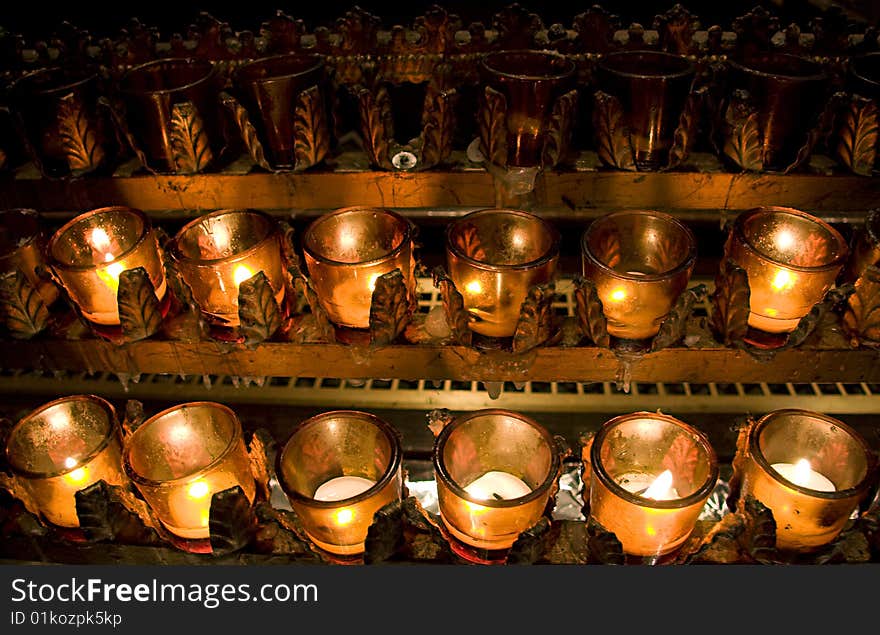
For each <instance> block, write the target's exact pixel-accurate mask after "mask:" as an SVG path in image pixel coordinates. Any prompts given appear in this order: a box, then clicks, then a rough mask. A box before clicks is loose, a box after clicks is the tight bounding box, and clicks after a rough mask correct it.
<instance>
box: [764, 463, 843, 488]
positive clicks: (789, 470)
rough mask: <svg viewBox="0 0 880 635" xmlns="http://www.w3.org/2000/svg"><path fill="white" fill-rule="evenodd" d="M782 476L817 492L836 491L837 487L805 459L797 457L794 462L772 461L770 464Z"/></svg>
mask: <svg viewBox="0 0 880 635" xmlns="http://www.w3.org/2000/svg"><path fill="white" fill-rule="evenodd" d="M770 467H772V468H773V469H774V470H776V471H777V472H778V473H779V474H780V476H782V478H784V479H785V480H787V481H790V482H791V483H794V484H795V485H799V486H800V487H806V488H807V489H812V490H816V491H817V492H836V491H837V488H836V487H834V483H832V482H831V481H830V480H829V479H828V478H827V477H826V476H825V475H824V474H822V473H821V472H817V471H815V470H814V469H812V467H810V462H809V461H808V460H807V459H799V460H798V461H797V462H796V463H774V464H773V465H771V466H770Z"/></svg>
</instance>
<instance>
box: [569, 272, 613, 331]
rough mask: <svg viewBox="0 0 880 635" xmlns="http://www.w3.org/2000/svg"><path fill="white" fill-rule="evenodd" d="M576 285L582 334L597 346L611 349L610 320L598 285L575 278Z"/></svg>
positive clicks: (578, 317)
mask: <svg viewBox="0 0 880 635" xmlns="http://www.w3.org/2000/svg"><path fill="white" fill-rule="evenodd" d="M574 285H575V287H574V298H575V302H576V303H577V307H576V309H575V311H576V314H577V320H578V324H579V325H580V329H581V332H582V333H583V334H584V335H585V336H586V337H587V338H588V339H589V340H590V342H592V343H593V344H595V345H596V346H601V347H602V348H609V347H610V346H611V336H610V335H609V334H608V319H607V318H606V317H605V311H604V309H603V307H602V300H601V299H600V298H599V293H598V291H597V290H596V285H595V284H594V283H593V281H592V280H587V279H586V278H582V277H581V276H575V279H574Z"/></svg>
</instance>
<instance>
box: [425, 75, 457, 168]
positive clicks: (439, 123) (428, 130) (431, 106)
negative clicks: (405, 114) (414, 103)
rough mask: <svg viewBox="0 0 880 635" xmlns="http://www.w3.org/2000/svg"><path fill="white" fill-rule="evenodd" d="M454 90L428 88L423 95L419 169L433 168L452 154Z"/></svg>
mask: <svg viewBox="0 0 880 635" xmlns="http://www.w3.org/2000/svg"><path fill="white" fill-rule="evenodd" d="M455 97H456V92H455V89H451V90H436V89H432V88H429V89H428V91H427V94H426V95H425V105H424V110H423V116H422V153H421V154H422V157H421V161H420V162H419V165H420V167H421V169H425V168H429V167H433V166H435V165H437V164H439V163H442V162H443V161H444V160H446V159H447V158H448V157H449V155H450V154H451V153H452V137H453V132H454V131H455V110H454V108H453V107H452V106H453V101H454V100H455Z"/></svg>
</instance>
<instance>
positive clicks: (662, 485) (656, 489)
mask: <svg viewBox="0 0 880 635" xmlns="http://www.w3.org/2000/svg"><path fill="white" fill-rule="evenodd" d="M671 489H672V472H670V471H669V470H665V471H664V472H663V473H662V474H660V476H658V477H657V478H655V479H654V482H653V483H651V484H650V485H649V486H648V489H646V490H645V491H644V492H642V493H641V494H640V496H641V497H642V498H651V499H653V500H669V498H670V495H671Z"/></svg>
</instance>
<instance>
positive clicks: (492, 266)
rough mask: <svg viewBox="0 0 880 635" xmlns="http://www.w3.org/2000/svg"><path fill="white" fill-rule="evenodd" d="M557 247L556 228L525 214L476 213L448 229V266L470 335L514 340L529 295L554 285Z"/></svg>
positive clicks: (557, 258)
mask: <svg viewBox="0 0 880 635" xmlns="http://www.w3.org/2000/svg"><path fill="white" fill-rule="evenodd" d="M559 242H560V236H559V232H558V231H557V229H556V228H555V227H553V225H551V224H550V223H548V222H547V221H545V220H544V219H542V218H540V217H538V216H535V215H534V214H530V213H528V212H524V211H521V210H514V209H483V210H477V211H475V212H470V213H469V214H466V215H464V216H462V217H461V218H458V219H456V220H455V221H453V222H452V223H450V224H449V225H448V226H447V228H446V262H447V266H448V267H449V276H450V277H451V278H452V281H453V282H454V283H455V287H456V289H457V290H458V291H459V293H461V295H462V298H463V299H464V308H465V310H466V311H467V312H468V313H469V314H470V322H469V326H470V329H471V330H472V331H474V332H475V333H479V334H481V335H485V336H488V337H499V338H502V337H510V336H512V335H513V334H514V333H515V332H516V325H517V323H518V322H519V317H520V309H521V307H522V303H523V301H524V300H525V299H526V296H527V295H528V292H529V289H530V288H531V287H533V286H535V285H538V284H546V283H549V282H552V281H554V280H555V278H556V266H557V263H558V261H559Z"/></svg>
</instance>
